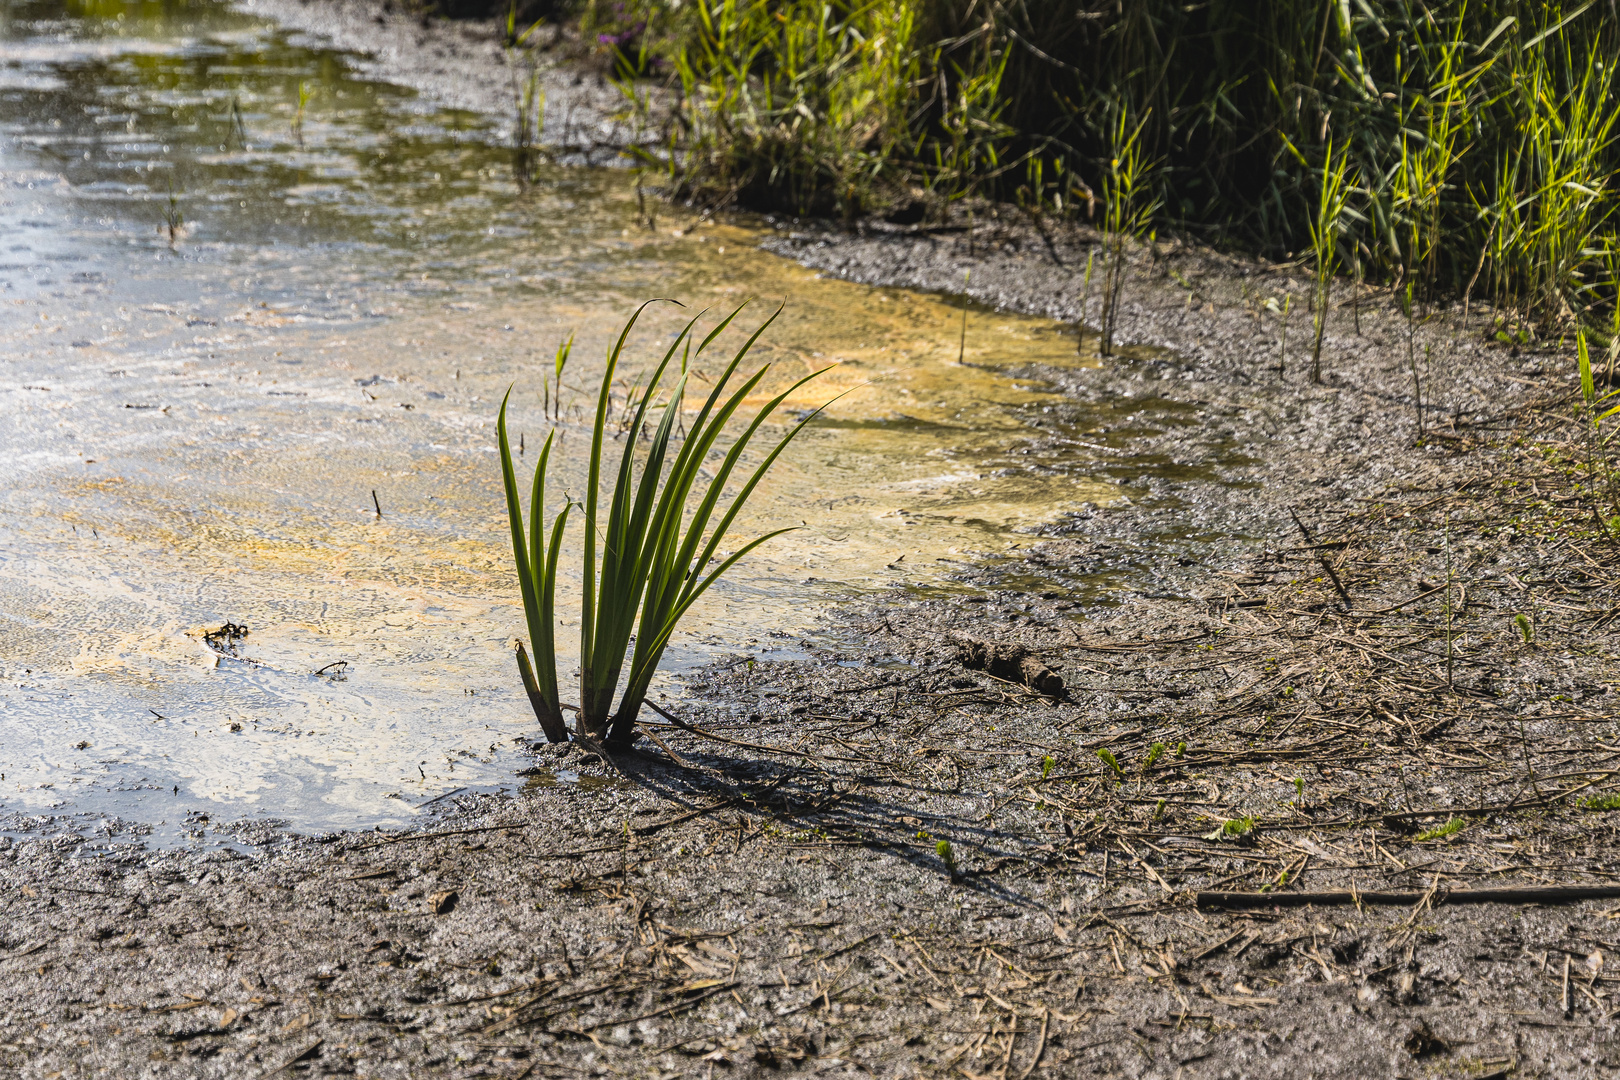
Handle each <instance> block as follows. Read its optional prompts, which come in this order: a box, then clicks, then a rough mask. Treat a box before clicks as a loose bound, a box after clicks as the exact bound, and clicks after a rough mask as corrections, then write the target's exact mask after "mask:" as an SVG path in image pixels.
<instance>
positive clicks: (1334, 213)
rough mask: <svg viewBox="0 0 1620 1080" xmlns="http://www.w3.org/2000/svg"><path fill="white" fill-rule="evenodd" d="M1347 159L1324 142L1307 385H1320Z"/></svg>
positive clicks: (1347, 194)
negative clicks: (1323, 342)
mask: <svg viewBox="0 0 1620 1080" xmlns="http://www.w3.org/2000/svg"><path fill="white" fill-rule="evenodd" d="M1349 173H1350V156H1349V155H1348V154H1346V153H1343V152H1342V151H1341V152H1340V153H1338V154H1337V155H1336V154H1334V152H1333V140H1332V138H1331V137H1329V139H1328V144H1327V152H1326V153H1325V154H1324V155H1323V158H1322V186H1321V193H1320V195H1319V197H1318V199H1317V204H1316V218H1315V220H1314V221H1312V222H1311V250H1312V251H1313V252H1314V254H1315V256H1316V258H1315V262H1316V295H1315V302H1314V304H1313V307H1312V311H1313V314H1314V316H1315V331H1316V332H1315V337H1314V339H1313V340H1312V342H1311V381H1312V382H1314V383H1320V382H1321V381H1322V337H1323V335H1324V334H1325V333H1326V332H1327V319H1328V311H1329V305H1330V304H1331V303H1332V300H1333V295H1332V294H1333V275H1334V272H1335V271H1336V270H1337V269H1338V267H1339V234H1340V233H1341V232H1342V231H1343V219H1344V215H1345V211H1346V209H1347V208H1348V204H1349V197H1350V191H1351V185H1350V184H1349Z"/></svg>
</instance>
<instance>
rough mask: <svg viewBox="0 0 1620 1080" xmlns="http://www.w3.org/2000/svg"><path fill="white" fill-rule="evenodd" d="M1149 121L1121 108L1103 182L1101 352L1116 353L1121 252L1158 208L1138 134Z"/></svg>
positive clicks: (1122, 273) (1122, 267)
mask: <svg viewBox="0 0 1620 1080" xmlns="http://www.w3.org/2000/svg"><path fill="white" fill-rule="evenodd" d="M1147 121H1148V117H1146V116H1144V117H1142V119H1141V120H1139V121H1137V122H1136V123H1135V124H1134V125H1133V124H1132V123H1131V122H1130V116H1129V114H1128V113H1127V111H1126V110H1125V109H1124V108H1121V109H1120V110H1119V113H1118V116H1117V117H1116V118H1115V121H1114V138H1113V157H1112V159H1110V161H1109V165H1108V172H1107V176H1106V178H1105V180H1104V182H1103V200H1104V201H1103V233H1104V237H1105V239H1104V247H1105V251H1106V254H1107V258H1106V260H1105V261H1104V263H1103V311H1102V344H1101V350H1100V351H1101V353H1102V355H1104V356H1112V355H1113V353H1114V332H1115V330H1116V329H1117V328H1118V325H1119V298H1120V293H1121V292H1122V290H1123V289H1124V287H1125V272H1126V266H1125V247H1126V243H1127V241H1130V240H1135V239H1138V238H1139V237H1141V236H1142V234H1143V233H1144V232H1146V231H1147V226H1148V223H1149V222H1150V221H1151V220H1152V218H1153V212H1154V211H1155V210H1156V209H1157V208H1158V203H1157V201H1155V200H1154V199H1153V198H1152V197H1151V194H1150V192H1149V188H1148V180H1149V177H1150V174H1151V173H1152V170H1153V166H1152V163H1151V162H1149V161H1148V160H1147V158H1146V156H1145V155H1144V153H1143V150H1142V129H1143V128H1144V127H1145V126H1146V124H1147Z"/></svg>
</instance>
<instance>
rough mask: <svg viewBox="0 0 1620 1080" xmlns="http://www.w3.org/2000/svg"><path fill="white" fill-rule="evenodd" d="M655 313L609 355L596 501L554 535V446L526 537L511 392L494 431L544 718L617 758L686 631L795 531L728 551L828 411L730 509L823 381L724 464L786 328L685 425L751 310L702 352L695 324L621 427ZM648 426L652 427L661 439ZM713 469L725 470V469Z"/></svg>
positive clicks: (550, 727)
mask: <svg viewBox="0 0 1620 1080" xmlns="http://www.w3.org/2000/svg"><path fill="white" fill-rule="evenodd" d="M655 302H656V301H648V302H647V303H646V304H643V305H642V306H641V307H639V308H637V309H636V312H635V314H634V315H632V316H631V317H630V319H629V320H628V321H627V322H626V323H625V325H624V329H623V330H622V332H621V333H620V334H619V336H618V338H617V340H616V341H615V343H614V345H613V347H612V348H611V349H610V350H609V352H608V356H607V364H606V368H605V370H604V371H603V374H602V379H601V383H600V386H599V389H598V392H597V399H596V412H595V416H594V419H593V421H592V424H591V428H590V439H591V443H590V465H589V472H588V475H587V479H586V486H585V495H584V500H583V502H568V503H565V504H564V505H563V506H562V507H561V508H560V509H559V510H558V511H557V513H556V515H555V516H554V517H553V519H552V521H551V525H550V527H549V530H548V528H547V526H546V516H547V512H548V511H547V507H546V467H547V464H548V462H549V460H550V454H551V450H552V446H553V438H552V437H549V436H548V437H547V439H546V442H545V445H544V447H543V448H542V450H541V452H540V456H539V460H538V461H537V462H536V466H535V472H534V476H533V478H532V480H531V483H530V498H529V509H528V522H527V526H525V522H524V512H523V507H522V499H521V488H520V486H519V483H518V476H517V471H516V467H515V465H514V462H513V457H512V447H511V441H510V439H509V438H508V435H507V424H506V413H507V406H508V403H509V401H510V399H511V392H510V391H508V392H507V397H506V399H504V400H503V401H502V402H501V410H500V416H499V420H498V422H497V425H496V431H497V437H498V439H499V442H500V453H501V475H502V480H503V483H504V486H505V491H506V507H507V517H508V520H509V522H510V525H511V533H512V554H513V559H514V561H515V563H516V567H517V576H518V586H519V591H520V593H521V595H522V598H523V612H524V618H525V621H526V623H527V629H528V632H529V642H530V644H531V646H532V647H533V650H534V660H533V663H532V664H531V663H530V661H529V659H528V655H527V652H526V651H525V650H524V648H523V646H522V645H521V644H519V646H518V649H517V662H518V667H519V670H520V673H521V674H522V676H523V681H524V686H525V689H526V690H527V691H528V694H529V700H530V703H531V705H532V706H533V708H534V711H535V715H536V717H537V718H538V719H539V721H540V725H541V728H542V729H543V730H544V731H545V733H546V735H547V737H548V738H550V739H551V740H552V741H553V742H560V741H563V740H564V739H565V738H567V727H566V725H565V723H564V721H563V710H564V709H565V708H575V709H577V722H576V725H575V729H574V734H575V737H576V738H579V739H584V740H590V741H594V742H597V743H601V744H605V745H607V746H624V745H628V744H629V743H630V742H631V741H632V740H633V739H634V737H635V736H634V728H635V722H636V717H637V715H638V714H639V713H640V711H641V706H642V704H643V703H644V702H645V700H646V696H647V690H648V687H649V686H650V684H651V682H652V678H653V674H654V673H655V672H656V670H657V668H658V663H659V661H660V659H661V658H662V657H663V654H664V650H665V648H666V647H667V646H668V644H669V640H670V635H671V634H673V633H674V631H675V628H676V626H677V624H678V623H679V622H680V620H681V618H682V617H683V616H684V615H685V614H686V613H687V612H688V611H689V610H690V609H691V607H692V605H693V604H694V603H696V602H697V600H698V599H699V598H700V597H701V596H703V594H704V593H705V592H707V591H708V590H709V588H710V587H711V586H712V585H714V583H715V582H716V581H717V580H719V578H720V577H721V576H722V575H723V574H724V573H725V572H726V571H727V570H730V569H731V568H732V567H733V566H735V565H736V564H737V562H738V561H739V560H740V559H742V558H744V557H745V556H746V555H748V554H749V553H750V552H752V551H753V550H754V549H755V548H757V547H759V546H760V545H761V544H763V543H765V542H766V541H767V540H770V539H771V538H772V537H775V536H779V535H781V534H782V533H784V532H788V531H790V530H788V529H778V530H775V531H773V532H770V533H767V534H765V535H764V536H760V537H758V538H756V539H753V540H751V541H749V542H747V543H745V544H742V545H741V546H740V547H738V548H737V549H736V550H735V551H732V552H729V553H726V552H722V551H721V550H720V546H721V544H722V542H723V541H724V540H725V538H726V536H727V534H728V532H729V530H730V529H731V527H732V525H733V524H734V523H735V522H736V519H737V515H738V514H739V513H740V512H741V510H742V508H743V507H744V505H746V504H747V502H748V500H749V498H750V497H751V496H752V495H753V494H754V492H755V489H756V488H757V487H758V486H759V483H760V481H761V480H762V479H763V478H764V477H765V475H766V473H767V472H768V471H769V470H770V468H771V466H772V465H773V464H775V462H776V460H777V458H778V457H780V456H781V454H782V452H783V451H784V450H786V449H787V447H788V445H789V443H791V442H792V441H793V439H794V437H795V436H797V435H798V434H799V432H801V431H803V430H804V427H805V425H806V424H807V423H809V422H810V420H811V419H813V418H814V416H815V415H816V413H818V412H819V411H820V410H819V409H818V410H815V411H813V412H810V413H807V414H806V415H804V416H803V417H802V418H800V419H799V420H798V421H797V422H796V423H795V424H794V425H793V426H792V427H790V428H789V430H788V431H787V433H786V434H785V435H783V436H782V437H781V438H780V439H778V440H777V442H776V443H775V445H774V446H773V447H772V448H771V449H770V450H769V451H767V452H766V453H765V454H764V456H763V457H762V458H761V459H760V460H759V461H758V463H757V464H755V465H753V467H752V469H751V470H746V469H745V470H742V472H746V478H745V479H742V480H741V483H740V486H738V487H737V488H736V490H735V492H733V493H732V494H731V495H730V497H729V501H727V500H726V498H725V496H726V493H727V487H728V485H729V484H731V483H732V482H733V476H734V475H737V476H739V477H740V476H742V472H739V469H740V467H741V466H742V464H743V461H744V459H745V457H747V456H748V450H749V447H750V445H751V443H752V441H753V439H754V437H755V436H756V435H757V434H758V433H759V431H760V429H761V428H762V427H763V426H764V425H765V424H766V423H767V421H768V420H769V419H770V418H771V416H772V415H773V414H774V413H775V412H776V411H777V409H778V408H779V407H780V406H781V404H782V402H783V401H784V400H786V399H787V398H788V396H789V395H791V394H792V393H793V392H795V391H796V390H798V389H799V388H800V387H802V386H804V385H805V384H806V383H807V382H809V381H810V380H811V379H814V378H815V377H816V376H817V375H819V374H821V372H820V371H817V372H813V373H812V374H810V375H806V376H805V377H804V378H803V379H800V380H799V381H798V382H796V383H794V384H793V385H792V386H791V387H789V388H788V389H787V390H784V391H782V392H781V393H780V394H777V395H776V396H774V397H772V398H771V399H770V400H769V401H767V402H766V403H765V405H764V406H763V407H761V408H760V409H759V411H758V412H756V413H755V414H754V416H753V418H752V419H751V420H749V421H748V422H747V423H746V424H745V425H744V426H743V428H742V431H741V432H740V434H738V435H737V436H736V438H734V439H733V440H732V441H731V443H730V445H729V446H728V447H726V448H725V449H724V451H723V453H722V450H721V449H720V446H719V442H720V439H721V436H722V434H723V433H724V432H725V430H726V428H727V425H728V424H729V423H730V422H731V421H732V420H733V419H734V418H737V415H738V413H739V410H741V408H742V406H743V404H744V402H745V401H746V400H747V399H748V397H749V395H751V394H752V393H754V391H755V390H756V389H758V387H759V386H760V383H761V382H762V380H763V379H764V378H765V375H766V373H767V372H768V371H769V365H765V366H763V367H760V368H759V369H758V370H756V371H755V372H754V373H753V374H752V375H749V376H748V377H746V378H742V379H741V380H740V381H736V380H737V379H738V371H739V369H740V368H741V366H742V364H743V362H744V360H745V359H746V358H747V356H748V352H749V350H750V349H751V348H752V347H753V345H754V343H755V342H756V341H758V340H759V337H760V335H761V334H763V333H764V332H765V330H766V328H767V327H769V326H770V324H771V323H772V322H773V321H774V320H775V318H776V315H772V316H771V317H770V319H767V320H766V321H765V322H764V323H763V324H762V325H761V326H760V327H759V328H758V329H756V330H755V331H754V332H753V334H752V335H751V336H750V337H749V338H748V340H747V341H746V342H745V343H744V344H743V346H742V347H741V348H740V349H738V350H737V352H736V353H735V355H734V356H733V357H732V359H731V362H730V363H729V365H728V366H727V367H726V368H725V369H724V371H723V372H722V373H721V375H720V377H719V378H718V379H716V380H715V381H714V383H713V389H712V390H711V391H710V393H709V396H708V398H707V399H706V400H705V401H704V403H703V405H702V407H701V408H699V409H698V411H697V412H696V414H694V415H693V416H691V417H690V419H689V421H685V422H683V418H682V416H681V412H682V408H681V405H682V401H683V399H684V397H685V394H686V388H687V377H688V376H687V372H688V369H689V366H690V364H691V363H692V362H693V361H695V360H696V359H697V358H698V357H700V356H702V354H703V353H704V351H705V350H706V349H708V347H709V346H710V345H711V344H713V343H714V341H715V339H716V338H718V337H719V336H720V334H721V333H722V332H723V331H725V330H726V328H727V327H729V326H730V325H731V323H732V322H733V320H735V319H736V317H737V316H738V314H739V313H740V312H741V311H742V308H740V307H739V308H737V309H736V310H735V311H733V312H732V313H731V314H730V315H728V316H727V317H726V318H725V319H723V320H721V322H720V323H719V325H718V326H716V327H715V328H714V329H713V330H712V331H711V332H710V333H709V334H708V335H706V336H705V337H704V338H703V339H702V341H701V342H698V343H697V344H696V347H695V348H694V347H693V343H694V334H693V330H694V328H695V327H696V325H697V321H698V319H697V318H693V319H692V320H691V321H690V322H688V323H687V324H686V326H685V327H684V328H683V329H682V330H681V332H680V333H679V334H678V335H677V336H676V337H675V339H674V340H673V341H672V342H671V343H670V345H669V348H668V349H667V350H666V351H665V353H664V355H663V358H662V359H661V360H660V361H659V362H658V364H657V366H656V367H655V368H654V370H653V372H652V374H651V375H650V376H649V377H648V378H647V379H646V381H645V383H642V382H640V381H639V380H638V381H637V383H636V385H635V386H634V388H633V389H632V391H631V393H630V394H629V395H628V396H627V398H626V400H625V402H624V405H623V413H624V415H622V416H621V415H618V414H616V413H615V410H614V407H613V397H614V393H613V387H614V381H615V379H616V377H617V375H618V372H619V369H620V364H621V361H622V359H623V356H624V350H625V344H626V342H627V341H628V340H629V337H630V334H631V332H632V331H633V330H634V329H635V325H636V322H637V320H638V319H639V318H640V317H641V314H642V312H644V311H645V310H646V309H647V306H648V305H649V304H652V303H655ZM778 314H780V309H778ZM700 317H701V316H700ZM571 341H572V339H570V343H571ZM677 356H678V357H679V358H680V362H679V364H678V365H676V364H675V361H676V358H677ZM566 357H567V350H566V348H560V349H559V350H558V363H557V371H558V373H559V375H560V373H561V370H562V364H563V362H564V361H565V360H566ZM655 418H656V424H655V425H653V421H654V419H655ZM649 425H653V430H652V431H651V433H650V434H648V430H647V429H648V427H649ZM677 427H680V428H681V429H683V430H685V431H686V434H685V436H684V438H682V437H679V436H677ZM553 434H555V433H553ZM615 438H618V439H620V440H622V442H623V447H622V449H621V450H620V451H619V460H618V464H617V467H616V468H612V471H611V475H610V476H609V477H608V484H609V486H608V488H607V501H606V505H605V506H604V505H603V499H602V494H603V480H604V471H605V470H606V469H607V468H609V467H610V465H609V462H608V451H609V446H608V444H609V442H611V441H612V440H613V439H615ZM711 457H719V459H720V460H719V464H718V465H716V464H715V463H714V462H713V461H711V460H710V459H711ZM710 470H712V475H710V472H709V471H710ZM722 503H724V504H725V505H724V507H723V508H722ZM572 510H578V511H579V512H580V515H581V517H582V518H583V524H584V535H583V537H582V538H581V544H580V560H581V563H582V567H583V582H582V592H581V597H582V599H581V607H580V620H579V623H580V648H579V657H580V684H579V697H580V700H579V704H578V706H565V705H564V704H563V702H562V700H561V690H560V687H559V684H558V681H557V661H556V642H555V638H554V636H553V627H554V625H555V616H556V602H555V596H556V584H557V577H558V574H559V570H560V561H561V556H562V550H563V538H564V533H565V530H566V528H567V524H568V518H569V514H570V511H572ZM615 700H617V704H615Z"/></svg>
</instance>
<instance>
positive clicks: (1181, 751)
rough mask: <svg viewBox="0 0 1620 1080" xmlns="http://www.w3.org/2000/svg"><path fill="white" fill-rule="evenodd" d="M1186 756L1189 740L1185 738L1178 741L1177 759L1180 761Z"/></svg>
mask: <svg viewBox="0 0 1620 1080" xmlns="http://www.w3.org/2000/svg"><path fill="white" fill-rule="evenodd" d="M1186 756H1187V741H1186V740H1185V739H1183V740H1182V741H1181V742H1178V743H1176V760H1177V761H1180V760H1181V759H1182V758H1184V757H1186Z"/></svg>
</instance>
